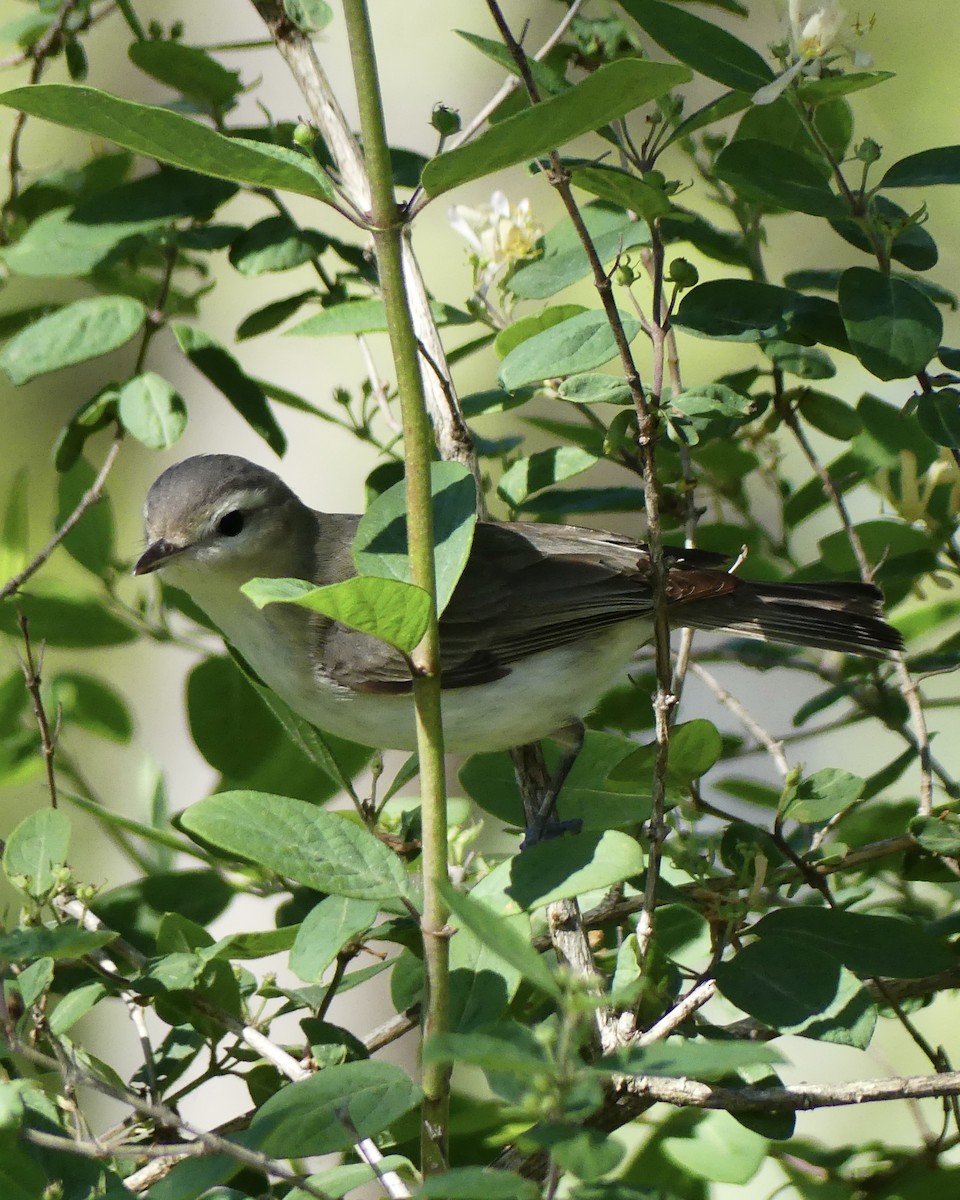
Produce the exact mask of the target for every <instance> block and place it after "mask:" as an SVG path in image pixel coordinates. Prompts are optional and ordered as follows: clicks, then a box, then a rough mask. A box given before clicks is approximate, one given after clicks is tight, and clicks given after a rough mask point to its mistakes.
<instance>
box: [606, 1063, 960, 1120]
mask: <svg viewBox="0 0 960 1200" xmlns="http://www.w3.org/2000/svg"><path fill="white" fill-rule="evenodd" d="M614 1090H615V1092H616V1093H618V1094H620V1095H621V1096H624V1097H626V1096H630V1097H632V1098H635V1099H638V1100H643V1101H644V1102H646V1103H649V1102H650V1101H655V1102H658V1103H662V1104H673V1105H674V1106H675V1107H678V1108H718V1109H722V1110H723V1111H724V1112H730V1113H746V1112H769V1111H770V1110H771V1109H772V1110H775V1111H789V1112H809V1111H810V1110H811V1109H815V1108H840V1107H843V1106H846V1105H850V1104H874V1103H877V1102H878V1101H881V1100H920V1099H924V1098H929V1097H932V1096H958V1095H960V1071H944V1072H942V1073H941V1074H937V1075H905V1076H896V1077H893V1078H889V1079H858V1080H856V1081H854V1082H853V1083H822V1084H820V1083H797V1084H787V1085H785V1086H784V1087H768V1088H759V1087H745V1088H722V1087H715V1086H714V1085H713V1084H710V1083H698V1082H697V1081H696V1080H693V1079H667V1078H665V1077H662V1076H656V1075H632V1076H625V1077H622V1078H620V1079H619V1080H618V1081H617V1084H616V1086H615V1089H614Z"/></svg>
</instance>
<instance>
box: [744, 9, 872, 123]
mask: <svg viewBox="0 0 960 1200" xmlns="http://www.w3.org/2000/svg"><path fill="white" fill-rule="evenodd" d="M788 19H789V26H790V28H789V48H788V54H789V65H788V66H787V68H786V70H785V71H783V72H781V74H779V75H778V76H777V77H776V79H774V80H772V81H771V82H770V83H768V84H766V85H765V86H764V87H762V88H760V89H759V90H758V91H757V92H755V93H754V96H753V102H754V104H772V103H773V101H774V100H776V99H778V98H779V97H780V96H782V95H783V93H784V92H785V91H786V90H787V88H788V87H789V86H790V84H791V83H793V81H794V79H796V78H797V76H798V75H812V76H817V75H819V74H820V70H821V67H822V64H823V59H824V58H825V57H826V56H827V55H828V54H829V53H830V51H831V50H833V48H834V46H835V45H836V44H837V38H838V37H839V35H840V31H841V29H842V28H843V19H844V10H843V9H842V8H840V7H839V5H838V4H837V3H836V0H827V3H825V4H818V5H817V6H816V7H815V8H813V9H810V8H809V7H808V6H805V5H804V4H803V2H802V0H789V6H788ZM852 58H853V62H854V65H855V66H857V67H868V66H870V65H871V62H872V60H871V58H870V56H869V55H868V54H865V53H864V52H862V51H857V52H856V53H854V54H852Z"/></svg>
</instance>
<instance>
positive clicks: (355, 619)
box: [240, 575, 430, 654]
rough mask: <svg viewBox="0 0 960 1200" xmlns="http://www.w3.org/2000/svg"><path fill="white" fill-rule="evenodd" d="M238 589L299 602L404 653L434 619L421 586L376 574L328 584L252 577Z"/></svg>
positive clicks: (259, 602)
mask: <svg viewBox="0 0 960 1200" xmlns="http://www.w3.org/2000/svg"><path fill="white" fill-rule="evenodd" d="M240 590H241V591H242V592H243V594H244V595H245V596H247V597H249V599H251V600H252V601H253V603H254V604H255V605H256V606H257V608H263V607H264V606H265V605H267V604H299V605H300V606H301V607H302V608H309V609H310V610H311V611H312V612H318V613H322V614H323V615H324V616H325V617H330V618H331V619H332V620H334V621H339V622H340V623H341V624H342V625H348V626H349V627H350V628H351V629H356V630H358V631H359V632H360V633H368V634H370V636H371V637H375V638H380V640H381V641H384V642H387V643H389V645H391V646H396V648H397V649H398V650H400V651H401V652H402V653H404V654H412V653H413V651H414V650H415V649H416V648H417V646H419V645H420V642H421V641H422V640H423V636H424V634H425V633H426V632H427V625H428V624H429V620H430V597H429V595H428V594H427V593H426V592H425V591H423V589H422V588H418V587H414V586H413V584H411V583H402V582H401V581H400V580H398V579H383V578H378V577H377V576H374V575H357V576H354V578H353V579H346V580H344V581H343V583H331V584H328V585H327V586H326V587H316V586H315V585H314V584H312V583H307V581H306V580H304V579H251V580H250V581H249V582H248V583H245V584H243V585H242V586H241V588H240Z"/></svg>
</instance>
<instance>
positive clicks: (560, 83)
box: [455, 29, 569, 119]
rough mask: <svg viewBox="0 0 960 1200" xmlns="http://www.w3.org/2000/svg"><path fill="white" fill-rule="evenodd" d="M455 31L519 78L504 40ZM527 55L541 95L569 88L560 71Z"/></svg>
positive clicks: (554, 93)
mask: <svg viewBox="0 0 960 1200" xmlns="http://www.w3.org/2000/svg"><path fill="white" fill-rule="evenodd" d="M455 33H456V34H457V36H458V37H462V38H463V40H464V41H465V42H467V43H469V45H471V46H473V47H474V48H475V49H476V50H479V51H480V53H481V54H485V55H486V56H487V58H489V59H490V60H491V61H492V62H495V63H496V64H497V66H498V67H502V68H503V70H505V71H509V72H510V74H511V75H515V76H517V77H518V78H519V77H520V72H519V70H518V68H517V64H516V62H515V61H514V58H513V55H512V54H511V53H510V51H509V50H508V49H507V47H506V46H505V45H504V44H503V42H502V41H499V40H498V41H494V40H493V39H492V38H485V37H480V36H479V34H476V33H467V32H465V31H464V30H463V29H457V30H455ZM525 57H526V60H527V67H528V69H529V70H530V73H531V75H532V76H533V82H534V83H535V84H536V85H537V87H538V88H539V89H540V94H541V96H544V97H546V96H554V95H556V94H557V93H558V92H565V91H566V90H567V88H568V87H569V84H568V83H567V82H566V80H565V79H564V77H563V75H562V74H561V73H560V72H559V71H556V70H554V69H553V68H552V67H550V66H548V65H546V64H544V63H542V62H539V61H538V60H537V59H535V58H531V57H530V56H529V55H527V56H525ZM494 119H496V118H494Z"/></svg>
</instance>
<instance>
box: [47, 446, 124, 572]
mask: <svg viewBox="0 0 960 1200" xmlns="http://www.w3.org/2000/svg"><path fill="white" fill-rule="evenodd" d="M96 476H97V472H96V471H95V470H94V469H93V467H92V466H91V465H90V464H89V463H88V462H87V460H86V459H85V458H78V459H77V461H76V462H75V463H74V464H73V466H72V467H70V469H69V470H68V471H65V472H64V473H63V474H62V475H61V476H60V478H59V479H58V480H57V513H56V517H55V518H54V526H55V528H57V529H59V528H60V527H61V526H62V525H63V524H64V523H65V522H66V521H67V519H68V518H69V517H70V516H71V514H72V513H73V512H74V510H75V509H76V508H77V506H78V505H79V504H80V503H82V501H83V497H84V496H85V495H86V493H87V491H88V490H89V489H90V488H91V487H92V486H93V483H94V480H95V479H96ZM116 540H117V531H116V526H115V524H114V519H113V508H112V505H111V503H110V499H109V497H108V496H107V495H102V496H101V497H100V499H99V500H98V501H97V503H96V504H94V505H92V506H90V507H88V508H87V511H86V512H85V513H84V514H83V517H82V519H81V520H80V521H79V522H78V523H77V524H76V525H75V526H74V527H73V529H71V530H70V532H69V533H68V534H67V536H66V537H65V538H64V539H63V543H62V545H63V548H64V549H65V550H66V551H67V553H68V554H69V555H70V557H71V558H72V559H74V560H75V561H76V562H78V563H80V565H81V566H84V567H86V569H87V570H88V571H92V572H93V574H94V575H99V576H104V575H106V574H108V572H109V571H110V570H111V568H112V566H113V563H114V554H115V551H116Z"/></svg>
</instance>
